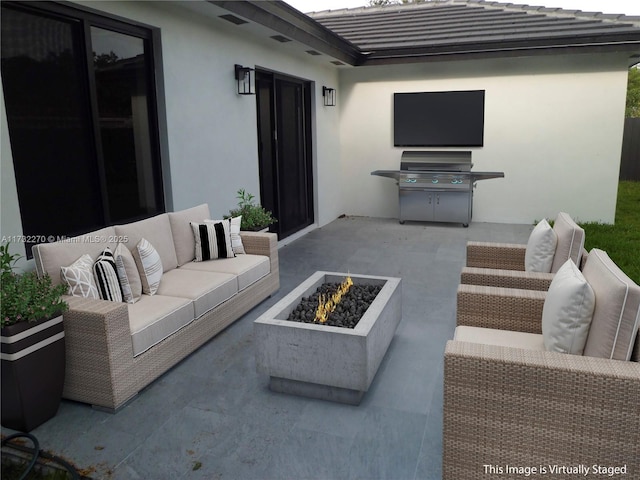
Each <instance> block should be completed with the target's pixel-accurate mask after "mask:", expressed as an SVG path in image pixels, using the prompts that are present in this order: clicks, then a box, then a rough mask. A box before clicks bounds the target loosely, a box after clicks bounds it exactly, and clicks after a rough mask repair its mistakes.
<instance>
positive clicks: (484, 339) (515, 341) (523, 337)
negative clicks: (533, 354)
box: [453, 325, 545, 351]
mask: <svg viewBox="0 0 640 480" xmlns="http://www.w3.org/2000/svg"><path fill="white" fill-rule="evenodd" d="M453 339H454V340H456V341H458V342H470V343H481V344H483V345H496V346H498V347H511V348H522V349H524V350H538V351H544V349H545V348H544V341H543V338H542V335H540V334H537V333H526V332H512V331H510V330H498V329H495V328H482V327H468V326H465V325H460V326H458V327H456V331H455V333H454V334H453Z"/></svg>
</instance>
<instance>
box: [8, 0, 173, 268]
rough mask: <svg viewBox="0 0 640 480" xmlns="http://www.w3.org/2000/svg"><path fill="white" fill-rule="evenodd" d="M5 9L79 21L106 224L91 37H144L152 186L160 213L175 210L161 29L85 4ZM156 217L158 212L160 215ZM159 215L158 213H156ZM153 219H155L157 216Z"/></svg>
mask: <svg viewBox="0 0 640 480" xmlns="http://www.w3.org/2000/svg"><path fill="white" fill-rule="evenodd" d="M2 3H3V7H5V6H6V7H8V8H14V9H18V10H20V11H24V12H27V13H32V14H41V15H45V16H49V17H53V18H59V19H61V20H64V21H67V22H78V25H79V29H80V30H81V32H82V41H81V43H82V44H81V45H80V47H81V49H82V50H81V52H80V54H81V56H83V65H79V67H80V68H81V69H82V71H83V72H84V76H85V82H86V86H87V91H88V95H89V98H88V103H89V112H88V120H89V121H90V122H91V124H90V125H89V130H90V132H91V138H90V140H91V142H92V145H93V150H94V152H93V153H94V155H95V156H94V158H93V159H92V161H94V160H95V161H96V162H97V168H98V171H99V184H100V188H101V192H100V195H101V197H102V199H103V200H102V206H103V208H102V210H103V218H102V219H100V220H101V223H104V225H103V226H109V225H113V224H114V222H113V220H112V219H111V218H110V214H109V211H108V210H109V208H108V201H107V196H108V193H107V190H106V177H105V172H104V166H105V164H104V158H103V149H102V144H101V134H100V122H99V111H98V105H97V102H98V99H97V94H96V78H95V74H94V70H93V68H94V67H93V49H92V38H91V27H97V28H102V29H106V30H110V31H114V32H117V33H120V34H124V35H129V36H133V37H137V38H141V39H142V40H143V42H144V46H145V59H146V61H148V62H149V65H148V67H147V72H146V74H147V78H146V82H147V96H148V99H149V101H148V104H147V105H148V107H147V108H148V121H149V141H150V148H151V149H152V152H153V158H154V164H155V165H154V172H153V182H154V184H155V186H156V200H155V201H156V205H157V213H162V212H166V211H168V209H171V208H172V207H173V205H172V202H171V198H172V195H171V189H170V169H169V165H170V162H169V147H168V139H167V116H166V104H165V100H164V99H165V92H164V80H163V79H164V72H163V67H162V65H163V63H162V38H161V31H160V28H158V27H154V26H151V25H147V24H144V23H141V22H137V21H135V20H131V19H128V18H124V17H121V16H118V15H113V14H109V13H105V12H102V11H98V10H95V9H92V8H88V7H85V6H82V5H75V4H73V5H71V4H69V3H66V2H65V3H61V2H42V1H34V2H31V1H29V2H21V1H3V2H2ZM157 213H156V214H157ZM153 215H155V214H153ZM153 215H151V216H153ZM149 216H150V215H138V216H132V217H130V218H128V219H127V220H126V221H127V222H133V221H136V220H141V219H144V218H148V217H149ZM93 229H94V228H93V227H90V228H87V229H83V231H79V232H69V233H70V234H72V235H74V234H78V235H80V234H83V233H87V232H88V231H91V230H93ZM27 257H28V258H31V252H30V248H27Z"/></svg>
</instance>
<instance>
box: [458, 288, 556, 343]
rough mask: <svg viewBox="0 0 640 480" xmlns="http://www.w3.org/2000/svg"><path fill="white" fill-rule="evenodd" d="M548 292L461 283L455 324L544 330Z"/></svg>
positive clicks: (518, 329) (519, 329)
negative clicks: (543, 316) (544, 313)
mask: <svg viewBox="0 0 640 480" xmlns="http://www.w3.org/2000/svg"><path fill="white" fill-rule="evenodd" d="M545 296H546V292H541V291H537V290H519V289H515V288H498V287H483V286H478V285H459V286H458V295H457V313H456V324H457V325H468V326H472V327H484V328H496V329H498V330H511V331H515V332H527V333H542V322H541V321H542V308H543V306H544V299H545Z"/></svg>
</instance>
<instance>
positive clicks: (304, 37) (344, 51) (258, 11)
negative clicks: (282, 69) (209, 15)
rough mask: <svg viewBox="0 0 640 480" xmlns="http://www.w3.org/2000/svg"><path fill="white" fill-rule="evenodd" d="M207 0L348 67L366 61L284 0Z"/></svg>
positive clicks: (349, 45) (345, 42) (353, 46)
mask: <svg viewBox="0 0 640 480" xmlns="http://www.w3.org/2000/svg"><path fill="white" fill-rule="evenodd" d="M207 1H208V2H209V3H212V4H214V5H217V6H218V7H221V8H224V9H225V10H228V11H230V12H232V13H235V14H236V15H239V16H241V17H244V18H246V19H247V20H250V21H252V22H255V23H258V24H260V25H263V26H265V27H267V28H270V29H271V30H273V31H275V32H278V33H280V34H282V35H285V36H286V37H288V38H291V39H292V40H296V41H298V42H300V43H302V44H304V45H307V46H309V47H311V48H313V49H315V50H317V51H319V52H322V53H324V54H326V55H329V56H331V57H334V58H336V59H338V60H341V61H342V62H345V63H347V64H349V65H360V64H361V63H362V61H363V55H362V52H361V51H360V49H359V48H358V47H356V46H355V45H353V44H352V43H351V42H349V41H347V40H345V39H344V38H342V37H341V36H339V35H337V34H336V33H334V32H332V31H331V30H329V29H328V28H326V27H324V26H323V25H321V24H320V23H318V22H317V21H315V20H314V19H312V18H311V17H309V16H307V15H305V14H304V13H302V12H299V11H298V10H296V9H295V8H293V7H291V6H290V5H288V4H287V3H285V2H283V1H264V0H263V1H255V0H253V1H238V0H207Z"/></svg>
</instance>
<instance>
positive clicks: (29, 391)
mask: <svg viewBox="0 0 640 480" xmlns="http://www.w3.org/2000/svg"><path fill="white" fill-rule="evenodd" d="M19 258H20V255H11V254H10V253H9V244H5V245H0V274H1V275H2V277H1V279H0V283H1V284H0V289H1V294H2V296H1V298H0V330H1V333H2V340H1V346H2V355H1V364H2V425H4V426H5V427H7V428H11V429H13V430H20V431H24V432H28V431H30V430H33V429H34V428H35V427H37V426H38V425H40V424H42V423H44V422H45V421H47V420H49V419H50V418H51V417H53V416H54V415H55V414H56V412H57V411H58V407H59V406H60V400H61V398H62V388H63V385H64V373H65V344H64V327H63V323H62V312H64V311H65V310H67V308H68V305H67V304H66V302H65V301H64V299H63V298H62V295H64V294H66V293H67V288H66V286H65V285H57V286H55V285H53V284H52V282H51V278H50V277H48V276H43V277H38V275H37V273H36V272H35V271H30V272H26V273H16V272H14V270H13V269H14V266H15V263H16V262H17V261H18V259H19Z"/></svg>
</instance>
